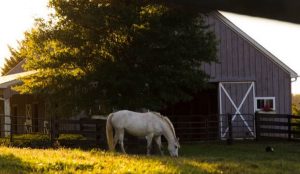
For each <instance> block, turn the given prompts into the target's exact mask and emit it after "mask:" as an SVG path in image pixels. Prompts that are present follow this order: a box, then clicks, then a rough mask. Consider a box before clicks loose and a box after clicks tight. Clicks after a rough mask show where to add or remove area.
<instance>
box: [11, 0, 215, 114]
mask: <svg viewBox="0 0 300 174" xmlns="http://www.w3.org/2000/svg"><path fill="white" fill-rule="evenodd" d="M49 4H50V7H52V8H53V9H54V10H55V12H54V13H53V14H52V16H51V17H50V19H49V20H42V19H40V20H38V21H37V24H36V26H35V27H34V28H33V29H32V30H31V31H29V32H27V33H26V35H25V39H24V41H22V42H21V43H20V49H19V50H18V51H19V52H20V54H21V55H22V56H23V57H24V58H26V65H25V68H26V69H27V70H38V72H37V73H36V74H34V75H31V76H28V77H26V78H24V79H22V80H23V82H24V83H23V84H22V85H21V86H18V87H16V88H15V89H16V90H17V91H19V92H20V93H37V94H41V95H45V96H47V98H49V99H52V100H53V101H55V102H58V103H60V106H63V107H64V109H62V110H66V106H70V107H72V108H89V107H91V106H97V108H98V106H99V105H100V106H101V109H103V110H105V111H106V112H107V111H108V112H109V111H111V110H112V108H115V109H138V108H148V109H153V110H158V109H161V108H162V107H164V106H166V105H168V104H172V103H176V102H178V101H182V100H188V99H190V98H191V97H192V95H193V94H194V93H195V92H197V91H198V90H200V89H201V88H202V87H203V86H204V84H205V83H206V81H207V79H208V78H209V77H208V76H207V75H206V74H205V73H204V72H203V70H202V69H201V65H202V64H203V63H209V62H212V61H216V52H217V49H216V44H217V42H216V39H215V36H214V33H213V32H211V31H209V30H208V27H207V26H206V25H205V22H204V20H203V18H202V16H201V15H200V14H198V13H196V12H193V11H191V12H190V11H187V10H184V8H181V6H176V5H172V6H169V5H166V4H164V3H163V1H161V2H160V1H153V2H150V1H146V0H89V1H86V0H51V1H50V3H49ZM62 103H63V104H62Z"/></svg>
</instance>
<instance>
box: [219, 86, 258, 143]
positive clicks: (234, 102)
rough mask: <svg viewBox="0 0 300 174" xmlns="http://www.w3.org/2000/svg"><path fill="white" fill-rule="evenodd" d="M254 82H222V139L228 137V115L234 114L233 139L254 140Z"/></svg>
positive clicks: (220, 109)
mask: <svg viewBox="0 0 300 174" xmlns="http://www.w3.org/2000/svg"><path fill="white" fill-rule="evenodd" d="M254 98H255V83H254V82H220V83H219V111H220V137H221V139H226V137H227V136H228V130H229V127H228V121H227V114H232V119H231V122H232V136H233V138H254V137H255V132H254V131H255V124H254Z"/></svg>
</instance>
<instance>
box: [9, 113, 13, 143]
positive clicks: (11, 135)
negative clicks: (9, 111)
mask: <svg viewBox="0 0 300 174" xmlns="http://www.w3.org/2000/svg"><path fill="white" fill-rule="evenodd" d="M13 123H14V120H13V117H12V116H10V138H9V141H10V143H12V142H13V141H14V139H13V136H14V135H13V134H14V131H13V127H14V125H13Z"/></svg>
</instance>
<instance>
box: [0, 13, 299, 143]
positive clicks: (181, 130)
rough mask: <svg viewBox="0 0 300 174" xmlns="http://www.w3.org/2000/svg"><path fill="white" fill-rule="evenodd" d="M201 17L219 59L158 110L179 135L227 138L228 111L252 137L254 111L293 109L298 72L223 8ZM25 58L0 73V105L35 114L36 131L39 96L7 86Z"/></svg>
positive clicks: (41, 113)
mask: <svg viewBox="0 0 300 174" xmlns="http://www.w3.org/2000/svg"><path fill="white" fill-rule="evenodd" d="M204 18H205V19H206V21H207V24H209V26H210V29H211V30H212V31H214V32H215V34H216V37H217V39H218V41H219V44H218V54H217V56H218V62H217V63H211V64H203V66H202V69H203V70H204V71H205V72H206V73H207V74H209V75H210V79H209V86H208V88H207V89H205V90H202V91H200V92H199V93H197V94H195V95H194V98H193V99H192V100H191V101H188V102H180V103H177V104H175V105H173V106H169V107H167V108H165V109H164V110H162V111H161V112H162V113H163V114H164V115H167V116H169V117H170V118H171V120H172V121H173V122H174V125H175V128H176V130H177V131H176V132H177V134H178V136H179V137H180V138H181V139H187V140H206V139H224V138H226V137H227V136H228V129H229V127H228V125H227V119H228V118H227V117H226V116H227V114H231V115H232V119H231V120H232V124H233V125H234V126H233V127H234V128H235V129H234V130H233V132H234V137H236V138H255V135H256V134H255V133H256V132H255V124H254V116H255V113H256V112H264V113H276V114H290V113H291V81H293V80H296V79H297V77H298V74H297V73H296V72H295V71H293V70H292V69H291V68H289V67H288V66H286V65H285V64H284V63H283V62H281V61H280V60H279V59H278V58H276V57H275V56H274V55H272V54H271V53H270V52H269V51H267V50H266V49H265V48H264V47H262V46H261V45H259V44H258V43H257V42H256V41H255V40H253V39H252V38H250V37H249V36H248V35H247V34H245V33H244V32H243V31H241V30H240V29H239V28H238V27H237V26H235V25H234V24H233V23H232V22H230V21H229V20H228V19H226V17H224V16H223V15H222V14H221V13H219V12H213V13H210V14H208V15H204ZM23 63H24V62H21V63H20V64H19V65H17V66H16V67H15V68H14V69H12V70H11V71H10V72H9V73H8V75H6V76H2V77H1V78H0V88H1V90H0V92H1V101H2V104H1V107H0V109H1V110H2V111H1V112H2V113H3V115H7V116H11V115H15V116H18V115H23V116H26V118H27V117H28V119H29V120H32V119H34V118H39V119H40V121H36V122H31V124H32V126H33V128H34V130H33V131H39V130H42V129H43V128H44V127H45V121H44V120H47V117H48V116H47V113H46V112H45V103H44V101H43V99H40V98H38V97H37V96H30V95H20V94H17V93H16V92H14V91H12V90H11V86H13V85H15V84H17V83H19V81H18V80H17V78H18V77H20V76H22V75H26V73H28V72H25V73H24V72H23V69H22V64H23ZM7 116H4V117H2V119H1V130H2V131H3V130H4V131H9V130H10V126H9V124H11V122H13V123H14V125H18V126H16V127H15V128H14V129H15V130H16V131H17V132H18V131H19V132H20V133H22V132H24V130H25V129H24V124H25V123H26V120H25V118H22V119H18V120H16V119H15V120H11V119H10V118H9V117H7ZM4 125H5V126H4ZM6 135H7V134H6Z"/></svg>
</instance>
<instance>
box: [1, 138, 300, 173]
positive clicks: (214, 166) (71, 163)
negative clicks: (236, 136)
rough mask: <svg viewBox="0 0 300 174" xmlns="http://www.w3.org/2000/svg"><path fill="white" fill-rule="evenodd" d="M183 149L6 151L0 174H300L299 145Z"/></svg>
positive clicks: (203, 145) (191, 146)
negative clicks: (174, 154) (172, 153)
mask: <svg viewBox="0 0 300 174" xmlns="http://www.w3.org/2000/svg"><path fill="white" fill-rule="evenodd" d="M266 145H267V143H254V142H250V143H235V144H233V145H231V146H228V145H226V144H221V143H212V144H209V143H202V144H193V145H183V148H182V149H181V150H180V155H181V157H179V158H171V157H169V156H167V155H166V156H163V157H162V156H158V155H154V156H150V157H148V156H145V155H124V154H119V153H110V152H106V151H102V150H89V151H83V150H79V149H64V148H61V149H28V148H9V147H4V146H2V147H0V152H1V153H0V173H230V174H231V173H233V174H234V173H246V174H247V173H254V174H255V173H300V158H299V154H300V148H299V145H300V144H299V143H271V144H270V143H268V145H272V146H273V147H274V149H275V152H274V153H267V152H265V151H264V147H265V146H266Z"/></svg>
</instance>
